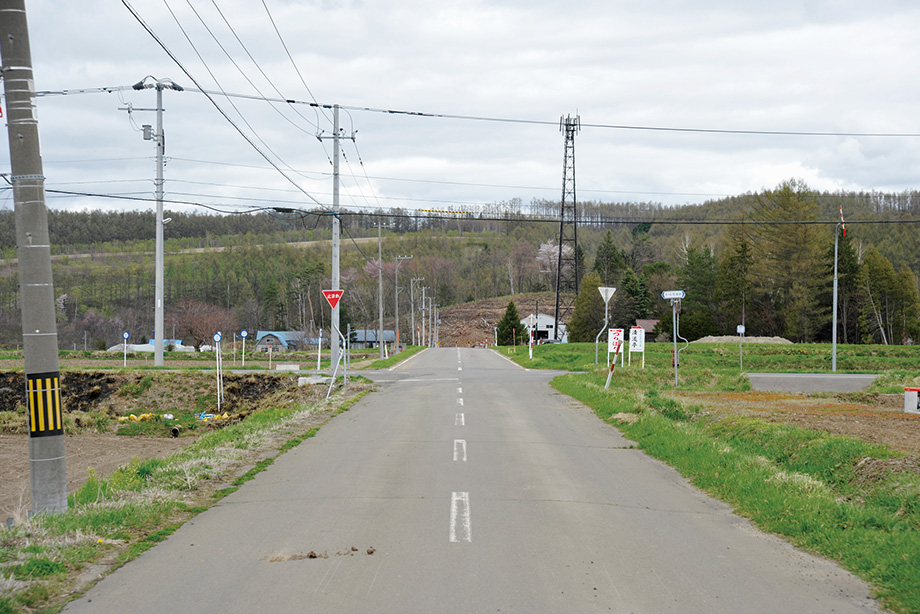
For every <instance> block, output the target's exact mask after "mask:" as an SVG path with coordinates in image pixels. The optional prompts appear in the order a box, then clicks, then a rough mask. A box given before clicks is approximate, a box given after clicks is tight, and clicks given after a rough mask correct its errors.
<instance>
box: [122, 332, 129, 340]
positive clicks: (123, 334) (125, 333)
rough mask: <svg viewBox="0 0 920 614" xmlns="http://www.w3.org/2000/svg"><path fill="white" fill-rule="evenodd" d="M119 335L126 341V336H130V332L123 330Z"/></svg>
mask: <svg viewBox="0 0 920 614" xmlns="http://www.w3.org/2000/svg"><path fill="white" fill-rule="evenodd" d="M121 336H122V337H123V338H124V340H125V341H127V340H128V337H130V336H131V334H130V333H129V332H128V331H125V332H123V333H122V334H121Z"/></svg>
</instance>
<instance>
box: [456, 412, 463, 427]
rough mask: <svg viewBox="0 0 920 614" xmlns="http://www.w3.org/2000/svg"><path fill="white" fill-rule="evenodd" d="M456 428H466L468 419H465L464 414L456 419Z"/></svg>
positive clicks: (458, 415)
mask: <svg viewBox="0 0 920 614" xmlns="http://www.w3.org/2000/svg"><path fill="white" fill-rule="evenodd" d="M454 426H466V418H464V417H463V414H457V417H456V418H454Z"/></svg>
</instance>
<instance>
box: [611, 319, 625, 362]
mask: <svg viewBox="0 0 920 614" xmlns="http://www.w3.org/2000/svg"><path fill="white" fill-rule="evenodd" d="M611 354H613V363H614V364H616V362H617V354H619V355H620V366H621V367H622V366H623V360H624V355H625V353H624V352H623V329H622V328H611V329H609V330H608V331H607V366H610V355H611Z"/></svg>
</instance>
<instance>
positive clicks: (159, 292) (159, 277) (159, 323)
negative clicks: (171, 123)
mask: <svg viewBox="0 0 920 614" xmlns="http://www.w3.org/2000/svg"><path fill="white" fill-rule="evenodd" d="M148 79H153V81H154V82H153V84H151V83H149V82H148V81H147V80H148ZM132 87H133V88H134V89H135V90H144V89H150V88H156V91H157V108H156V112H157V131H156V134H152V135H151V134H150V126H144V140H146V141H151V140H155V141H156V144H157V179H156V199H157V219H156V226H157V227H156V257H155V264H154V268H155V269H156V273H155V282H154V283H155V288H154V311H153V314H154V319H153V366H155V367H162V366H163V337H164V336H165V335H166V327H165V325H164V322H163V285H164V283H163V266H164V264H163V225H164V223H165V222H164V220H163V155H164V154H165V152H166V135H165V134H164V133H163V90H164V89H166V88H169V89H172V90H176V91H177V92H181V91H182V87H181V86H179V85H176V84H175V83H173V82H172V80H170V79H157V78H156V77H149V76H148V77H144V78H143V79H141V80H140V81H139V82H137V83H135V84H134V85H133V86H132ZM135 110H148V109H135Z"/></svg>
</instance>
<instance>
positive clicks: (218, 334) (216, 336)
mask: <svg viewBox="0 0 920 614" xmlns="http://www.w3.org/2000/svg"><path fill="white" fill-rule="evenodd" d="M214 343H220V333H214Z"/></svg>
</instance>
